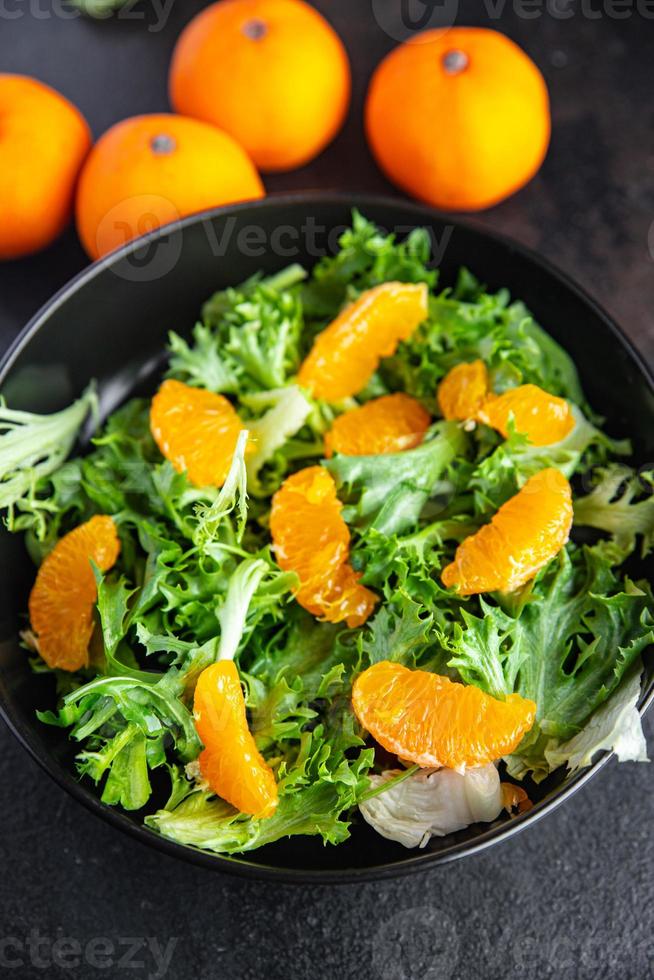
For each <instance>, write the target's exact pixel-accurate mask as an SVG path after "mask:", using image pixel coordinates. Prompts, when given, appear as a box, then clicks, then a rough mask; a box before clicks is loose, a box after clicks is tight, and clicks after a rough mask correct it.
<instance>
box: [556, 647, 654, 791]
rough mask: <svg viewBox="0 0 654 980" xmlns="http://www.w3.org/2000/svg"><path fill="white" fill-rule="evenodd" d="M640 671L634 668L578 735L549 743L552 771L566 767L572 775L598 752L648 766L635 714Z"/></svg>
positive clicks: (638, 715)
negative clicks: (644, 763) (612, 753)
mask: <svg viewBox="0 0 654 980" xmlns="http://www.w3.org/2000/svg"><path fill="white" fill-rule="evenodd" d="M640 676H641V667H640V664H639V663H636V664H635V669H634V668H632V669H631V670H630V671H629V673H628V675H627V676H625V677H624V679H623V680H622V682H621V684H620V686H619V687H618V689H617V690H616V691H614V693H613V695H612V696H611V698H610V699H609V700H608V701H605V702H604V704H602V705H600V707H599V708H598V709H597V711H596V712H595V713H594V714H593V715H592V716H591V719H590V721H589V722H588V723H587V724H586V725H585V726H584V728H582V730H581V731H580V732H578V734H577V735H573V736H572V738H570V739H568V740H567V741H565V742H561V741H557V740H556V739H552V740H551V741H550V742H549V743H548V745H547V746H546V748H545V758H546V760H547V763H548V765H549V766H550V768H551V769H557V768H558V767H559V766H563V765H564V766H566V768H567V769H568V772H570V773H574V772H577V771H578V770H579V769H583V768H584V767H585V766H589V765H591V763H592V761H593V759H594V758H595V756H596V755H597V753H598V752H611V751H613V752H615V754H616V755H617V757H618V760H619V761H620V762H648V761H649V760H648V758H647V744H646V742H645V735H644V734H643V726H642V722H641V717H640V713H639V711H638V701H639V700H640Z"/></svg>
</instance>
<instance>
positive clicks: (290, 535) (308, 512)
mask: <svg viewBox="0 0 654 980" xmlns="http://www.w3.org/2000/svg"><path fill="white" fill-rule="evenodd" d="M341 507H342V504H341V502H340V501H339V499H338V496H337V494H336V484H335V483H334V480H333V478H332V476H331V474H330V473H328V472H327V470H326V469H324V468H323V467H322V466H310V467H307V468H306V469H304V470H300V471H299V472H298V473H294V474H293V475H292V476H290V477H288V479H286V480H285V481H284V483H283V484H282V486H281V487H280V488H279V490H278V491H277V493H276V494H275V495H274V497H273V501H272V510H271V512H270V533H271V535H272V539H273V550H274V552H275V556H276V558H277V563H278V564H279V567H280V568H282V569H283V570H284V571H292V572H295V573H296V575H297V576H298V578H299V580H300V585H299V588H298V590H297V592H296V594H295V598H296V599H297V601H298V602H299V604H300V605H301V606H302V607H303V608H304V609H306V610H307V611H308V612H310V613H312V615H314V616H319V617H320V618H321V619H324V620H326V621H327V622H329V623H340V622H343V620H345V622H346V623H347V625H348V626H350V627H353V626H360V625H361V624H362V623H365V621H366V619H367V618H368V616H369V615H370V613H371V612H372V610H373V608H374V606H375V603H376V602H377V596H376V595H375V594H374V593H373V592H370V590H369V589H366V588H365V587H364V586H363V585H361V583H360V582H359V578H360V575H359V574H358V573H357V572H355V571H354V569H353V568H352V566H351V565H350V564H349V561H348V556H349V550H350V532H349V530H348V527H347V524H346V523H345V521H344V520H343V518H342V517H341Z"/></svg>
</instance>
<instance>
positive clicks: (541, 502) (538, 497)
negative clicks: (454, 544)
mask: <svg viewBox="0 0 654 980" xmlns="http://www.w3.org/2000/svg"><path fill="white" fill-rule="evenodd" d="M571 527H572V493H571V490H570V484H569V483H568V481H567V480H566V478H565V476H564V475H563V473H561V471H560V470H557V469H554V468H553V467H548V468H547V469H544V470H541V471H540V472H539V473H536V474H535V475H534V476H532V477H530V479H529V480H527V482H526V483H525V485H524V487H523V488H522V489H521V490H520V491H519V492H518V493H517V494H516V495H515V496H514V497H511V499H510V500H507V502H506V503H505V504H502V506H501V507H500V509H499V510H498V511H497V513H496V514H495V515H494V517H493V519H492V520H491V522H490V524H485V525H484V527H482V528H480V530H479V531H477V532H476V533H475V534H472V535H470V537H468V538H466V539H465V540H464V541H462V542H461V544H460V545H459V547H458V548H457V549H456V554H455V556H454V561H453V562H451V563H450V564H449V565H448V566H447V567H446V568H444V569H443V573H442V575H441V578H442V581H443V584H444V585H446V586H447V587H448V588H449V587H451V586H457V587H458V589H459V592H460V593H461V594H462V595H473V594H476V593H479V592H495V591H497V590H498V589H499V590H502V591H505V592H511V591H513V590H514V589H517V588H519V587H520V586H521V585H524V584H525V583H526V582H528V581H529V580H530V579H531V578H533V577H534V575H535V574H536V573H537V572H538V571H539V570H540V569H541V568H542V567H543V566H544V565H546V564H547V563H548V562H549V561H551V559H552V558H554V556H555V555H557V554H558V553H559V551H560V550H561V548H562V547H563V546H564V544H565V543H566V541H567V540H568V537H569V535H570V528H571Z"/></svg>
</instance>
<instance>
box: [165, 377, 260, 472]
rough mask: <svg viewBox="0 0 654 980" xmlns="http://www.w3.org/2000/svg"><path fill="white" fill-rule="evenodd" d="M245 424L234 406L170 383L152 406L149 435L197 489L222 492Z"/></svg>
mask: <svg viewBox="0 0 654 980" xmlns="http://www.w3.org/2000/svg"><path fill="white" fill-rule="evenodd" d="M244 428H245V427H244V425H243V423H242V422H241V420H240V418H239V417H238V415H237V414H236V412H235V410H234V408H233V407H232V405H231V403H230V402H229V401H228V400H227V399H226V398H224V397H223V396H222V395H216V394H214V392H212V391H206V390H205V389H204V388H191V387H190V386H189V385H185V384H183V383H182V382H181V381H174V380H172V379H169V380H167V381H164V383H163V384H162V385H161V387H160V388H159V391H158V392H157V394H156V395H155V396H154V398H153V399H152V405H151V407H150V430H151V432H152V435H153V437H154V440H155V442H156V443H157V446H158V447H159V449H160V450H161V453H162V455H163V456H165V457H166V459H168V460H170V462H171V463H172V464H173V466H174V467H175V469H176V470H177V472H178V473H183V472H184V471H186V474H187V476H188V478H189V480H190V481H191V483H193V484H195V486H198V487H205V486H215V487H221V486H222V485H223V483H224V482H225V479H226V477H227V473H228V472H229V467H230V465H231V462H232V457H233V455H234V450H235V449H236V443H237V440H238V437H239V434H240V432H241V431H242V430H243V429H244Z"/></svg>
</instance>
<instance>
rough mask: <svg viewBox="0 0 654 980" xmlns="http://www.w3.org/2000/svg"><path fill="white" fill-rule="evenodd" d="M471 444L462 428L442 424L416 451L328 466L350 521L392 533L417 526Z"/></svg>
mask: <svg viewBox="0 0 654 980" xmlns="http://www.w3.org/2000/svg"><path fill="white" fill-rule="evenodd" d="M466 446H467V437H466V435H465V433H464V432H463V430H462V428H461V426H460V425H458V424H457V423H456V422H441V423H438V424H437V425H435V426H433V428H432V429H431V430H430V432H429V434H428V436H427V438H426V439H425V441H424V442H423V443H422V445H420V446H418V447H417V448H416V449H409V450H407V451H406V452H402V453H386V454H384V455H380V456H340V455H337V456H335V457H334V458H333V459H330V460H327V461H326V462H325V463H324V464H323V465H324V466H326V467H327V469H328V470H329V472H330V473H331V475H332V476H333V477H334V480H335V481H336V486H337V488H338V490H339V494H340V495H341V497H342V498H343V497H344V498H345V500H346V507H345V508H344V509H343V516H344V518H345V520H346V521H348V523H350V524H352V525H353V526H354V527H356V528H357V529H358V530H359V531H363V530H365V529H367V528H371V527H372V528H374V529H375V530H377V531H379V532H380V533H383V534H385V535H392V534H399V533H401V532H402V531H404V530H406V529H407V528H409V527H413V526H415V524H416V523H417V521H418V518H419V516H420V513H421V512H422V509H423V507H424V506H425V504H426V502H427V500H428V499H429V497H430V496H431V495H432V494H433V493H434V492H435V491H437V489H438V481H439V480H440V478H441V477H442V476H443V475H444V474H445V471H446V470H447V468H448V466H449V465H450V463H451V462H452V461H453V460H454V458H455V456H457V455H460V454H461V453H464V452H465V449H466Z"/></svg>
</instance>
